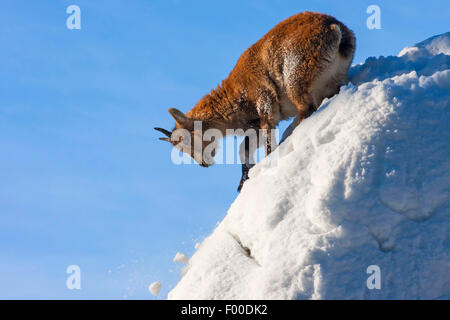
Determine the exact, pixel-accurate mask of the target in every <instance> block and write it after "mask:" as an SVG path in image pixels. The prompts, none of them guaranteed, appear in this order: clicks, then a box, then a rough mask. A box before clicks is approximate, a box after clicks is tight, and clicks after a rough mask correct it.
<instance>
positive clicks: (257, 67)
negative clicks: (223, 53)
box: [155, 12, 355, 190]
mask: <svg viewBox="0 0 450 320" xmlns="http://www.w3.org/2000/svg"><path fill="white" fill-rule="evenodd" d="M354 52H355V37H354V35H353V32H352V31H351V30H349V29H348V28H347V27H346V26H345V25H344V24H343V23H341V22H339V21H338V20H336V19H335V18H333V17H331V16H329V15H325V14H321V13H313V12H304V13H299V14H296V15H294V16H292V17H290V18H288V19H286V20H284V21H282V22H281V23H279V24H278V25H276V26H275V27H274V28H273V29H272V30H270V31H269V32H268V33H267V34H266V35H265V36H263V37H262V38H261V39H260V40H259V41H258V42H256V43H255V44H254V45H252V46H251V47H250V48H248V49H247V50H246V51H245V52H244V53H243V54H242V55H241V57H240V58H239V60H238V62H237V64H236V66H235V67H234V69H233V70H232V71H231V73H230V75H229V76H228V77H227V78H226V79H225V80H223V81H222V83H221V85H219V86H217V88H216V89H213V90H212V91H211V92H210V93H209V94H207V95H205V96H204V97H203V98H202V99H200V101H199V102H198V103H197V104H196V105H195V106H194V107H193V108H192V109H191V110H190V111H188V112H187V113H186V114H184V113H183V112H181V111H179V110H177V109H175V108H171V109H169V112H170V114H171V115H172V116H173V118H174V119H175V122H176V125H175V129H186V130H188V131H189V132H190V133H191V136H192V137H194V121H202V128H203V130H207V129H211V128H215V129H218V130H220V131H221V132H222V134H223V135H226V130H227V129H243V130H244V131H245V130H248V129H251V128H253V129H263V132H270V131H269V130H271V129H273V128H275V127H276V125H277V124H278V122H279V121H281V120H285V119H288V118H290V117H295V119H294V121H293V123H292V125H291V126H292V127H295V126H297V125H298V124H299V123H300V122H301V121H302V120H303V119H304V118H306V117H308V116H309V115H311V114H312V113H313V112H314V111H315V110H317V108H318V107H319V106H320V104H321V102H322V101H323V99H324V98H327V97H331V96H333V95H335V94H336V93H338V92H339V88H340V87H341V86H342V85H344V84H346V83H347V74H348V69H349V67H350V64H351V62H352V59H353V55H354ZM155 129H156V130H158V131H161V132H163V133H164V134H165V135H166V136H167V138H161V139H162V140H166V141H169V142H171V143H172V144H173V145H174V146H176V147H177V148H179V149H180V150H182V151H185V150H190V151H189V155H190V156H191V157H193V158H194V159H195V160H196V161H197V162H198V163H199V164H200V165H202V166H205V167H206V166H209V165H210V164H211V163H210V161H206V160H205V158H204V157H203V155H202V153H201V152H198V150H197V151H196V150H194V148H193V147H191V146H190V148H187V149H185V148H183V147H182V145H183V143H181V142H182V141H180V139H178V138H177V139H174V137H172V132H171V131H168V130H164V129H161V128H155ZM175 140H176V141H175ZM260 140H261V139H260ZM193 141H194V139H193V138H192V139H190V142H189V143H190V144H192V143H193ZM260 142H261V141H258V143H257V144H256V146H252V145H251V144H250V143H249V141H248V139H247V138H246V139H245V140H244V142H243V145H242V146H241V151H242V152H241V161H242V163H243V167H242V179H241V183H240V185H239V190H240V188H241V187H242V184H243V182H244V181H245V180H246V179H247V174H248V170H249V168H250V162H251V161H249V158H250V157H252V156H253V152H254V150H255V149H256V148H257V147H258V146H259V143H260ZM210 143H215V144H217V141H212V142H210V141H203V142H202V144H203V147H206V146H208V145H209V144H210ZM264 143H265V146H266V154H269V153H270V152H271V148H272V141H271V135H270V134H266V135H265V139H264ZM185 152H186V151H185Z"/></svg>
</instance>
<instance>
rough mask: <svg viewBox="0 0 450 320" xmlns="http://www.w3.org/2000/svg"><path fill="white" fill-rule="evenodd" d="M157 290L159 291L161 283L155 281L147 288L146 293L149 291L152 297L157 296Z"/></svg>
mask: <svg viewBox="0 0 450 320" xmlns="http://www.w3.org/2000/svg"><path fill="white" fill-rule="evenodd" d="M159 290H161V282H159V281H156V282H153V283H152V284H151V285H149V286H148V291H150V293H151V294H153V295H154V296H158V295H159Z"/></svg>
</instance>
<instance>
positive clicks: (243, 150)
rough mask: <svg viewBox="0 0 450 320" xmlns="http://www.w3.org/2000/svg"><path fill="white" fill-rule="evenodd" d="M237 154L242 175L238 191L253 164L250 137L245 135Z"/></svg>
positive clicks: (246, 178) (252, 149)
mask: <svg viewBox="0 0 450 320" xmlns="http://www.w3.org/2000/svg"><path fill="white" fill-rule="evenodd" d="M239 149H240V150H239V155H240V158H241V163H242V177H241V181H240V182H239V187H238V189H237V190H238V192H240V191H241V189H242V186H243V185H244V182H245V181H246V180H248V172H249V171H250V169H251V168H252V167H253V166H254V165H255V164H254V161H252V160H253V152H254V148H251V147H250V138H249V137H248V136H245V138H244V141H243V142H242V143H241V146H240V148H239Z"/></svg>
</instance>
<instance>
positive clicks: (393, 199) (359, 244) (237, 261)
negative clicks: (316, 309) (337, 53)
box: [169, 33, 450, 299]
mask: <svg viewBox="0 0 450 320" xmlns="http://www.w3.org/2000/svg"><path fill="white" fill-rule="evenodd" d="M449 38H450V33H446V34H443V35H440V36H436V37H433V38H431V39H429V40H426V41H424V42H422V43H421V44H418V45H417V46H416V47H417V48H418V49H417V50H419V51H423V52H422V53H421V54H420V55H417V54H410V53H411V52H416V51H415V49H411V48H410V49H408V50H406V49H405V50H403V51H402V55H401V56H399V57H380V58H377V59H375V58H369V59H368V60H367V61H366V63H365V64H362V65H358V66H355V67H353V68H352V70H351V73H350V74H351V79H352V82H353V84H352V83H350V84H349V85H347V86H345V87H342V88H341V91H340V93H339V94H338V95H336V96H335V97H333V98H332V99H329V100H326V101H324V102H323V103H322V106H321V108H320V109H319V110H318V111H317V112H315V113H314V114H313V115H312V116H311V117H309V118H308V119H306V120H304V121H303V122H302V123H301V124H300V125H299V126H298V127H297V128H296V129H295V130H294V132H293V134H292V135H291V136H290V137H289V138H288V139H287V140H286V141H285V142H283V143H282V144H281V145H280V146H279V147H278V149H277V150H275V151H274V152H273V153H272V154H271V155H270V156H269V157H267V158H265V159H264V160H262V161H261V162H260V163H259V164H257V165H256V166H255V167H254V168H253V169H252V170H251V171H250V177H251V178H250V180H248V181H247V182H246V183H245V185H244V187H243V189H242V191H241V193H240V194H239V196H238V197H237V199H236V200H235V202H234V203H233V204H232V206H231V208H230V209H229V211H228V214H227V215H226V217H225V218H224V220H223V221H222V222H221V223H220V224H219V225H218V226H217V228H216V229H215V230H214V232H213V233H212V234H211V235H210V236H209V237H208V238H206V239H205V240H204V241H203V243H202V244H201V246H200V247H199V249H198V250H197V252H196V253H195V254H194V255H193V256H192V258H191V259H190V260H189V263H188V265H187V266H186V268H185V269H184V271H183V276H182V279H181V280H180V282H179V283H178V285H177V286H176V287H175V288H174V289H173V290H172V291H171V292H170V293H169V299H405V298H408V299H448V298H450V235H449V230H450V200H449V199H450V68H449V61H450V56H449V54H450V53H449V45H448V44H449ZM411 50H412V51H411ZM425 53H426V54H425ZM370 265H377V266H379V267H380V270H381V289H380V290H377V289H373V290H370V289H368V288H367V286H366V281H367V278H368V277H369V276H370V274H367V272H366V271H367V268H368V267H369V266H370Z"/></svg>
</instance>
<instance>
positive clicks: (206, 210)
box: [0, 0, 450, 299]
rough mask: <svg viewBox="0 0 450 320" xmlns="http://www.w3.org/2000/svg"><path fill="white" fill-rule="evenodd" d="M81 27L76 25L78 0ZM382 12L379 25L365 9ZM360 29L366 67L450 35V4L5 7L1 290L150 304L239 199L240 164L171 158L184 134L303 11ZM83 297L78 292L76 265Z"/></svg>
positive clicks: (0, 92)
mask: <svg viewBox="0 0 450 320" xmlns="http://www.w3.org/2000/svg"><path fill="white" fill-rule="evenodd" d="M71 4H76V5H78V6H79V7H80V8H81V30H68V29H67V28H66V19H67V17H68V14H66V8H67V6H69V5H71ZM371 4H377V5H378V6H380V8H381V27H382V29H381V30H368V29H367V27H366V19H367V17H368V14H366V8H367V7H368V6H369V5H371ZM305 10H311V11H321V12H324V13H328V14H331V15H334V16H335V17H336V18H338V19H339V20H341V21H342V22H344V23H345V24H347V25H348V26H349V27H350V28H351V29H353V30H354V31H355V34H356V37H357V51H356V56H355V60H354V63H360V62H364V60H365V59H366V58H367V57H369V56H379V55H391V54H397V53H398V52H399V51H400V50H401V49H402V48H403V47H405V46H407V45H412V44H414V43H416V42H419V41H421V40H424V39H426V38H428V37H430V36H432V35H435V34H440V33H443V32H446V31H449V30H448V27H449V25H448V21H449V18H450V4H449V2H448V1H426V2H424V1H317V0H316V1H298V0H297V1H275V0H271V1H256V0H254V1H220V2H219V1H181V0H177V1H143V0H135V1H97V0H95V1H94V0H77V1H56V0H55V1H44V0H35V1H21V0H4V1H2V6H1V9H0V40H1V43H2V46H1V47H2V50H0V61H1V62H0V63H1V67H0V147H1V149H0V150H1V153H0V215H1V219H2V223H0V284H1V285H0V298H3V299H5V298H8V299H9V298H27V299H28V298H39V299H46V298H59V299H80V298H85V299H94V298H106V299H122V298H129V299H153V298H154V297H153V296H151V295H150V293H149V292H148V290H147V286H148V285H149V284H150V283H151V282H153V281H156V280H159V281H161V282H162V285H163V288H162V290H161V296H160V298H165V297H166V295H167V292H168V291H169V290H170V286H171V285H174V284H176V282H177V280H178V279H179V278H180V270H181V267H180V266H179V265H176V264H175V263H173V262H172V258H173V256H174V255H175V253H176V252H177V251H181V252H184V253H186V254H188V255H191V254H192V253H193V252H194V244H195V243H196V242H197V241H200V240H201V239H202V238H204V237H205V236H207V235H208V234H209V233H210V232H211V231H212V230H213V228H214V226H215V225H216V223H217V222H218V221H220V220H221V219H222V218H223V217H224V215H225V214H226V210H227V208H228V207H229V205H230V204H231V203H232V201H233V199H234V198H235V197H236V195H237V193H236V187H237V184H238V182H239V179H240V167H239V166H238V165H217V166H215V167H211V168H208V169H204V168H200V167H199V166H195V165H180V166H176V165H174V164H172V162H171V159H170V146H169V145H168V144H167V143H162V142H160V141H159V140H158V139H157V138H158V137H159V134H158V133H157V132H155V131H154V130H153V129H152V128H153V127H154V126H162V127H165V128H169V129H170V128H172V126H173V120H172V119H171V117H170V116H169V114H168V113H167V109H168V108H169V107H178V108H180V109H181V110H183V111H187V110H189V109H190V108H191V107H192V106H193V105H194V104H195V103H196V101H197V100H198V99H199V98H201V97H202V96H203V95H204V94H206V93H207V92H209V90H210V89H211V88H213V87H215V86H216V85H217V84H218V83H219V82H220V81H221V80H222V79H223V78H225V77H226V76H227V75H228V73H229V72H230V71H231V69H232V68H233V66H234V64H235V63H236V61H237V59H238V57H239V55H240V54H241V53H242V52H243V51H244V50H245V49H246V48H248V47H249V46H250V45H251V44H253V43H254V42H255V41H257V40H258V39H259V38H260V37H261V36H262V35H264V34H265V33H266V32H267V31H268V30H270V28H271V27H273V26H274V25H275V24H276V23H278V22H279V21H281V20H283V19H285V18H287V17H289V16H291V15H292V14H294V13H297V12H301V11H305ZM72 264H76V265H79V266H80V268H81V286H82V288H81V290H68V289H67V288H66V278H67V276H68V275H67V274H66V273H65V271H66V268H67V266H69V265H72Z"/></svg>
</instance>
